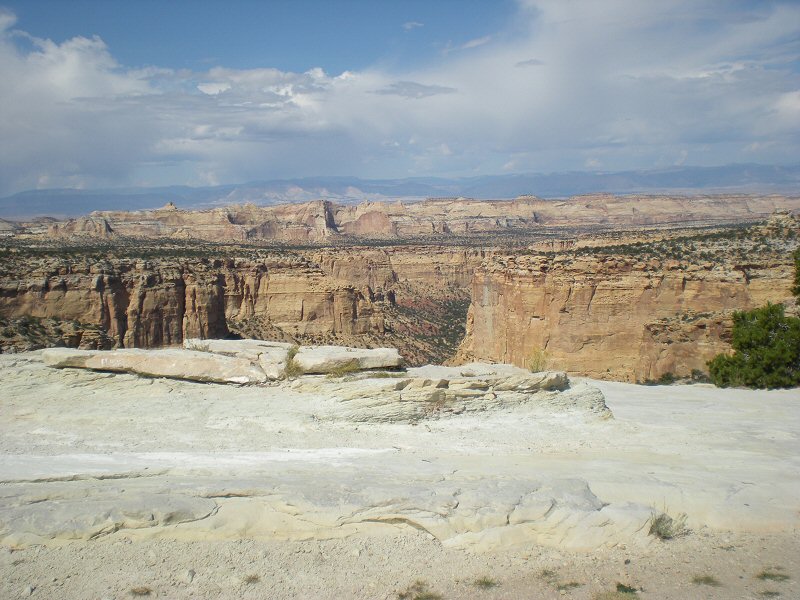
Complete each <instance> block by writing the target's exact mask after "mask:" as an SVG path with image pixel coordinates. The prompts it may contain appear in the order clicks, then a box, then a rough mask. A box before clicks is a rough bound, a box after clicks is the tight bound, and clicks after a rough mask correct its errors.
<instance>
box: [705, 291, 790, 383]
mask: <svg viewBox="0 0 800 600" xmlns="http://www.w3.org/2000/svg"><path fill="white" fill-rule="evenodd" d="M731 344H732V345H733V349H734V353H733V354H719V355H717V356H716V357H715V358H714V359H713V360H711V361H710V362H709V363H708V370H709V374H710V376H711V380H712V381H713V382H714V384H715V385H717V386H719V387H730V386H744V387H753V388H761V389H764V388H781V387H794V386H797V385H800V319H798V318H796V317H787V316H785V315H784V308H783V305H781V304H767V305H766V306H762V307H761V308H757V309H755V310H750V311H743V312H736V313H734V315H733V338H732V340H731Z"/></svg>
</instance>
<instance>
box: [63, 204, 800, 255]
mask: <svg viewBox="0 0 800 600" xmlns="http://www.w3.org/2000/svg"><path fill="white" fill-rule="evenodd" d="M776 210H786V211H800V198H798V197H785V196H776V195H769V196H745V195H726V196H722V195H716V196H692V197H678V196H611V195H603V194H595V195H588V196H575V197H573V198H569V199H566V200H542V199H539V198H535V197H533V196H524V197H520V198H516V199H514V200H471V199H467V198H450V199H432V200H426V201H422V202H414V203H403V202H393V203H392V202H364V203H361V204H358V205H337V204H333V203H331V202H328V201H322V200H319V201H315V202H306V203H302V204H284V205H279V206H256V205H254V204H245V205H231V206H226V207H221V208H214V209H209V210H197V211H190V210H180V209H178V208H176V207H175V206H174V205H172V204H168V205H166V206H164V207H163V208H160V209H157V210H144V211H133V212H123V211H98V212H94V213H92V214H91V215H89V216H87V217H82V218H79V219H70V220H68V221H64V222H56V223H53V224H51V225H50V226H49V228H48V233H49V235H50V236H56V237H59V236H60V237H64V236H73V235H87V236H95V237H103V238H108V237H114V236H129V237H172V238H195V239H204V240H209V241H239V242H241V241H246V240H272V241H276V242H282V243H290V244H306V243H320V242H335V241H337V240H340V241H345V240H352V239H354V238H355V239H358V238H388V239H409V238H420V237H425V236H456V235H458V236H469V235H478V234H487V233H492V232H514V231H526V230H531V229H539V228H542V227H562V228H563V227H580V228H597V227H611V226H615V225H616V226H625V227H646V226H670V225H674V224H678V223H682V224H692V223H693V224H714V223H732V222H752V221H756V220H759V219H763V218H766V217H767V216H768V215H770V214H772V213H773V212H774V211H776Z"/></svg>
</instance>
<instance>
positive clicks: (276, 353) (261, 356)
mask: <svg viewBox="0 0 800 600" xmlns="http://www.w3.org/2000/svg"><path fill="white" fill-rule="evenodd" d="M183 347H184V348H186V349H187V350H195V351H198V352H211V353H214V354H221V355H223V356H233V357H235V358H242V359H245V360H249V361H250V362H252V363H255V364H258V365H259V367H261V370H263V371H264V374H265V375H266V376H267V378H269V379H273V380H274V379H282V378H283V377H284V376H285V375H286V362H287V359H288V356H289V351H290V350H291V349H292V348H294V347H295V345H294V344H290V343H286V342H272V341H265V340H201V339H196V338H190V339H186V340H184V341H183Z"/></svg>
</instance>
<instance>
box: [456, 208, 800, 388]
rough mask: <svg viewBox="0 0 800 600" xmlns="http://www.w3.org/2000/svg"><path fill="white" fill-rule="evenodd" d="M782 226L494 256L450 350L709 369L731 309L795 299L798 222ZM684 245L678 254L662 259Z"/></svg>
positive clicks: (631, 371)
mask: <svg viewBox="0 0 800 600" xmlns="http://www.w3.org/2000/svg"><path fill="white" fill-rule="evenodd" d="M790 225H791V226H792V227H794V232H795V233H793V234H791V236H790V237H788V238H781V237H777V238H769V237H768V236H766V237H759V236H756V237H754V238H753V239H752V240H751V241H750V243H747V244H745V245H744V246H741V245H739V246H738V247H735V248H734V247H733V246H735V245H736V244H741V242H740V241H737V240H736V239H734V240H728V241H725V243H723V242H719V241H715V242H713V243H710V242H708V243H707V242H704V241H702V240H700V241H691V240H677V241H674V242H670V243H671V244H672V246H668V245H667V243H665V246H664V247H663V248H662V247H655V248H652V249H651V251H650V252H649V253H648V252H644V251H642V256H636V255H635V254H636V253H629V254H627V255H626V254H609V253H604V252H595V253H552V254H541V255H533V256H516V257H515V256H494V257H491V258H489V259H487V260H486V261H484V263H483V264H482V265H481V267H479V268H478V269H477V270H476V272H475V275H474V278H473V281H472V303H471V306H470V309H469V315H468V322H467V334H466V336H465V339H464V341H463V343H462V345H461V347H460V349H459V357H458V360H459V361H468V360H473V359H474V360H488V361H497V362H508V363H513V364H515V365H518V366H530V365H529V363H530V361H531V360H532V359H535V357H537V356H538V357H540V358H541V357H542V354H544V355H545V356H546V359H547V360H548V361H549V363H550V366H551V367H552V368H557V369H564V370H566V371H568V372H571V373H574V374H582V375H587V376H590V377H596V378H601V379H613V380H621V381H645V380H654V379H658V378H659V377H661V376H662V375H664V374H667V373H672V374H674V375H676V376H689V375H690V374H691V373H692V371H693V370H700V371H704V372H705V371H707V367H706V363H707V362H708V361H709V360H710V359H711V358H713V357H714V356H715V355H716V354H718V353H720V352H725V351H728V350H729V349H730V345H729V339H730V331H731V316H732V313H733V311H735V310H747V309H751V308H755V307H757V306H761V305H764V304H766V303H767V302H773V303H775V302H785V303H786V304H787V306H789V307H790V309H791V310H793V309H794V300H793V298H792V295H791V293H790V289H791V286H792V279H793V277H794V264H793V262H792V259H791V250H792V248H793V247H794V246H793V244H794V245H796V242H794V241H793V240H794V239H796V232H797V221H796V220H794V223H793V224H792V223H791V220H790ZM785 231H788V230H784V232H785ZM759 235H763V232H762V233H761V234H759ZM726 244H730V245H729V246H726ZM681 245H683V246H684V247H683V248H678V250H681V249H682V250H683V251H684V256H680V257H678V258H664V257H663V255H664V254H668V253H669V252H671V250H668V249H665V248H670V247H671V248H673V249H675V248H677V247H678V246H681ZM672 251H675V250H672ZM637 252H639V250H638V249H637ZM659 254H661V255H662V256H661V257H659Z"/></svg>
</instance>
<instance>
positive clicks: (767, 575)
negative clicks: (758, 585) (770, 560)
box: [756, 567, 789, 581]
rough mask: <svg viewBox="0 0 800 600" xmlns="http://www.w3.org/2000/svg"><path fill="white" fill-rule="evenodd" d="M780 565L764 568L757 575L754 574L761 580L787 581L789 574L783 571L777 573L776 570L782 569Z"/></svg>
mask: <svg viewBox="0 0 800 600" xmlns="http://www.w3.org/2000/svg"><path fill="white" fill-rule="evenodd" d="M782 570H783V569H781V568H780V567H773V568H772V569H764V570H763V571H761V572H760V573H759V574H758V575H756V579H760V580H761V581H787V580H788V579H789V576H788V575H786V574H784V573H778V571H782Z"/></svg>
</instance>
